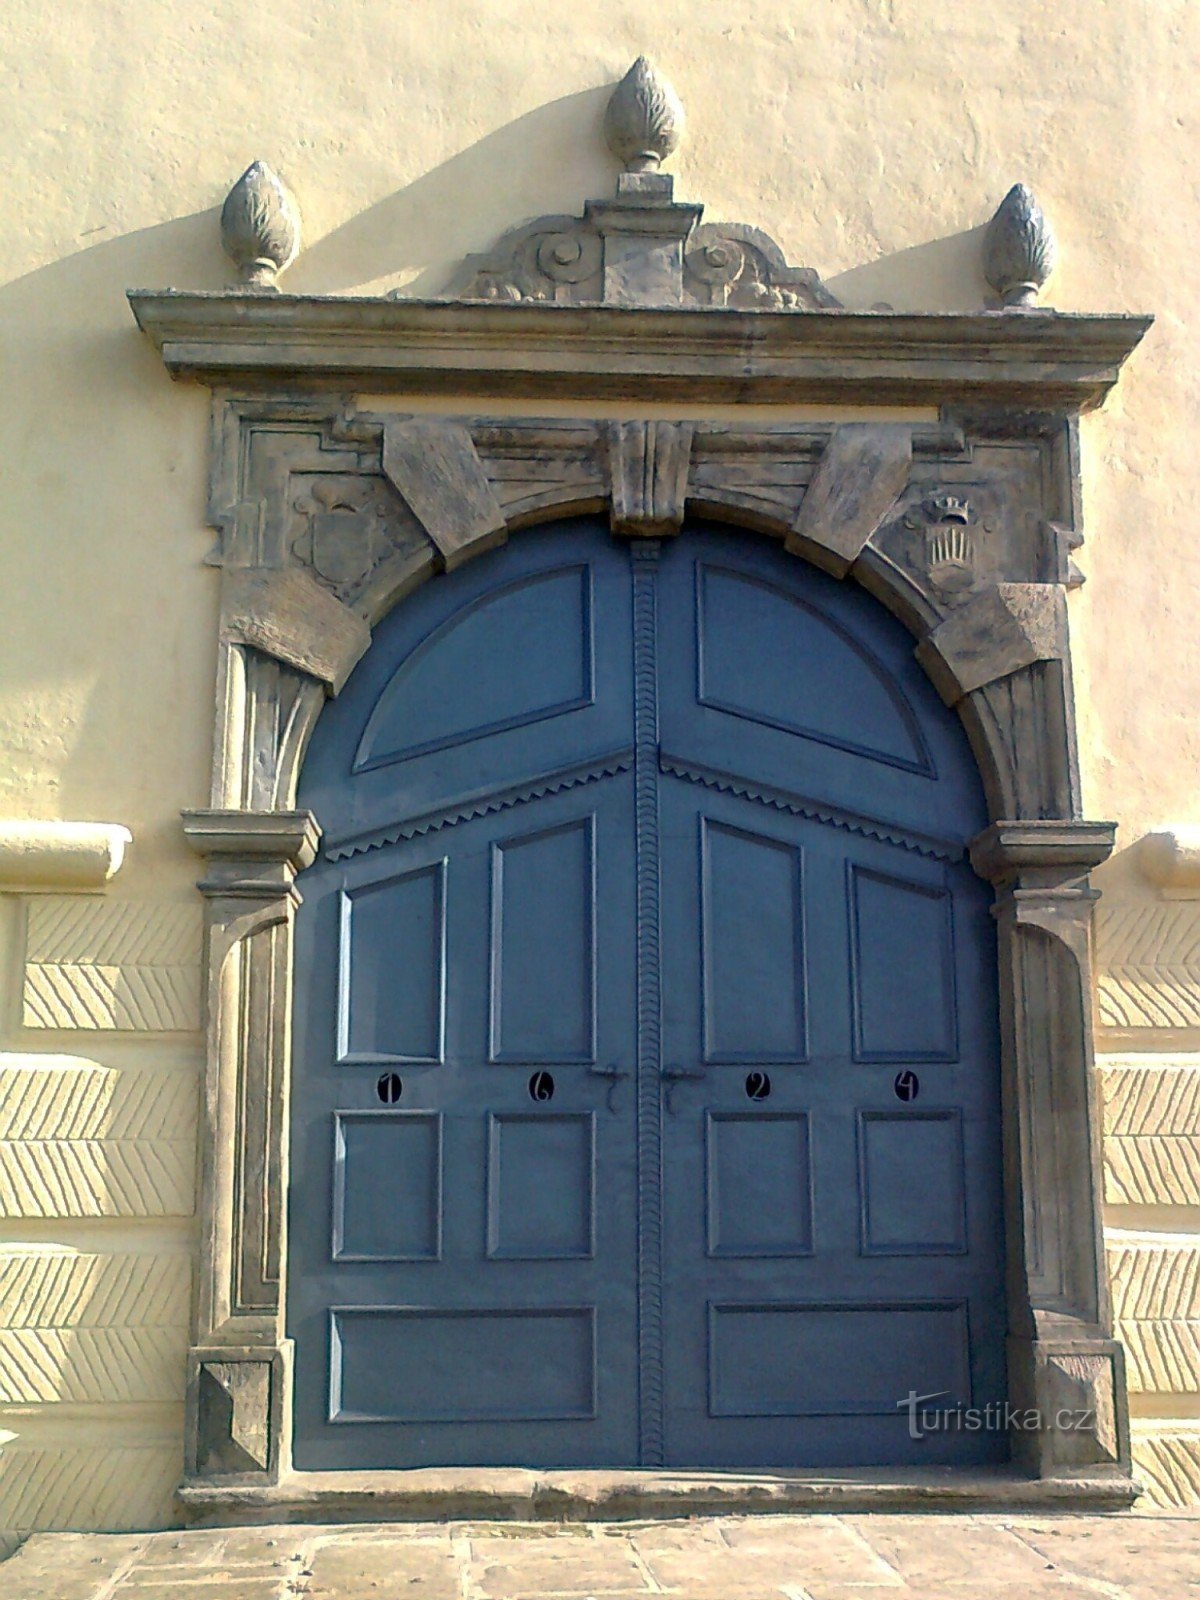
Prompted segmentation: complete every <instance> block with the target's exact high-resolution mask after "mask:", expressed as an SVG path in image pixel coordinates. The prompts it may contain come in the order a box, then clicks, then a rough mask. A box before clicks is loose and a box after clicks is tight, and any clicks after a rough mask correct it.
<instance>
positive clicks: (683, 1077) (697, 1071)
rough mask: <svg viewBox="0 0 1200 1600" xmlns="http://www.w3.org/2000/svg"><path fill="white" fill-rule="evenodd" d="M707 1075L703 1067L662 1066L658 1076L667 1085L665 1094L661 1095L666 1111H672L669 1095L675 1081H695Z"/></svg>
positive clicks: (672, 1105) (672, 1106)
mask: <svg viewBox="0 0 1200 1600" xmlns="http://www.w3.org/2000/svg"><path fill="white" fill-rule="evenodd" d="M707 1076H708V1074H707V1073H706V1072H705V1070H704V1068H703V1067H676V1066H671V1067H664V1068H663V1069H662V1071H661V1072H660V1073H659V1077H660V1078H661V1079H662V1081H663V1082H664V1083H665V1084H666V1086H667V1090H666V1094H665V1095H664V1097H663V1106H664V1109H665V1110H666V1111H668V1112H672V1111H674V1109H675V1107H674V1104H673V1102H672V1099H671V1095H672V1091H673V1090H674V1088H675V1085H676V1084H677V1083H683V1082H685V1081H693V1082H695V1081H698V1080H700V1079H701V1078H705V1077H707Z"/></svg>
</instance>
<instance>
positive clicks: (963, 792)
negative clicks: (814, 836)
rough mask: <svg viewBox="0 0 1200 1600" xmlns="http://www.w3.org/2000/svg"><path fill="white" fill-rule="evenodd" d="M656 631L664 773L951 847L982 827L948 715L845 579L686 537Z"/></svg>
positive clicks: (881, 616)
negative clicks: (676, 771)
mask: <svg viewBox="0 0 1200 1600" xmlns="http://www.w3.org/2000/svg"><path fill="white" fill-rule="evenodd" d="M658 626H659V661H660V663H661V676H662V683H663V691H662V695H661V697H660V698H661V704H662V707H663V714H662V720H661V724H660V739H661V745H662V752H663V759H664V761H665V762H668V763H672V762H673V763H675V764H677V765H679V766H686V765H689V764H690V765H694V766H696V767H697V768H703V769H709V770H711V771H712V772H714V773H718V774H719V773H728V774H730V776H733V777H736V778H738V779H741V780H746V781H750V782H754V783H758V784H759V785H762V786H764V787H765V788H767V789H773V790H779V791H780V792H781V797H786V795H787V794H789V793H790V794H794V795H795V796H796V797H797V798H798V799H802V800H810V801H813V802H818V803H824V804H826V805H828V806H830V807H835V808H836V807H840V808H844V809H845V810H846V811H847V812H848V813H864V814H866V815H867V816H869V817H873V818H877V819H880V820H882V821H885V822H886V821H891V822H894V823H896V824H897V825H901V826H903V827H906V828H909V829H912V830H915V831H918V832H919V831H922V830H923V831H926V832H929V833H931V834H933V835H937V836H942V837H944V839H945V840H946V841H947V842H950V843H953V844H956V845H958V846H961V845H962V843H964V842H965V841H966V840H967V839H969V838H971V837H972V836H973V834H975V833H976V832H978V831H979V830H980V829H982V828H983V827H985V826H986V825H987V820H988V818H987V812H986V807H985V803H984V798H983V791H982V785H981V783H980V780H979V775H978V771H977V769H976V767H975V763H974V760H973V758H972V756H971V754H970V750H969V746H968V744H967V740H966V736H965V734H964V732H963V729H962V726H961V724H960V723H959V721H958V718H957V717H956V716H954V715H953V713H951V712H949V711H947V709H946V708H945V706H944V705H943V704H942V702H941V700H940V699H939V698H938V696H937V694H936V692H935V691H934V689H933V686H932V685H931V684H930V682H929V680H928V679H927V678H926V676H925V673H924V671H923V670H922V668H921V667H920V665H919V664H918V662H917V661H916V659H915V657H914V655H913V641H912V638H911V636H910V635H909V634H908V632H907V631H906V629H905V628H904V627H903V626H902V625H901V624H900V623H899V622H897V621H896V619H895V618H894V617H892V616H891V615H890V614H889V613H888V612H886V611H885V610H884V609H883V607H882V606H880V605H879V604H878V602H876V601H875V600H873V599H872V598H871V597H870V596H868V595H867V594H865V593H864V592H863V591H862V590H861V589H859V588H858V587H857V586H856V585H854V584H853V583H846V582H838V581H837V580H836V579H833V578H830V577H828V576H827V575H826V574H824V573H822V572H819V571H818V570H817V569H816V568H814V567H812V566H809V565H808V564H807V563H805V562H803V561H801V560H798V559H797V558H796V557H794V556H791V555H788V554H787V553H786V552H784V551H783V550H781V549H780V548H779V547H778V546H777V545H772V544H769V543H768V542H767V541H766V540H757V539H747V538H746V537H745V536H744V535H742V536H739V537H731V535H730V534H729V533H728V532H726V531H724V530H722V529H719V528H714V527H712V526H711V525H708V526H699V525H698V526H697V527H696V528H695V529H694V530H693V531H691V532H690V533H686V534H685V535H684V536H683V537H682V538H681V539H679V540H677V541H675V542H674V543H673V544H672V545H671V546H670V547H669V548H668V549H667V550H666V551H665V552H664V556H663V561H662V578H661V582H660V585H659V623H658Z"/></svg>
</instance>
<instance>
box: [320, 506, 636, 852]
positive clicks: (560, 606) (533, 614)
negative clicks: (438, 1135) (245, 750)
mask: <svg viewBox="0 0 1200 1600" xmlns="http://www.w3.org/2000/svg"><path fill="white" fill-rule="evenodd" d="M630 603H631V602H630V589H629V569H628V555H627V552H626V550H625V549H624V548H623V547H622V546H621V545H619V544H617V543H616V542H615V541H614V540H613V539H612V538H611V537H610V536H609V534H608V532H607V529H602V528H601V527H600V526H599V525H598V524H595V523H590V522H589V523H578V524H566V525H556V526H554V527H552V528H548V529H545V530H538V531H536V532H531V533H527V534H522V535H521V537H520V538H519V539H515V540H513V541H512V542H511V543H510V544H508V545H507V546H505V548H504V549H502V550H500V551H497V552H496V553H495V554H494V555H491V556H487V557H481V558H480V559H478V560H476V561H474V562H472V563H470V565H468V566H465V567H462V568H460V569H459V570H458V571H457V572H454V573H452V574H450V575H449V576H446V577H441V578H437V579H435V580H434V581H433V582H431V583H427V584H426V585H425V587H424V588H422V589H420V590H418V591H417V593H416V594H414V595H411V596H410V597H409V598H408V599H406V600H405V601H404V603H403V604H402V605H400V606H398V607H397V608H396V609H395V610H394V611H392V612H391V613H390V614H389V615H388V616H387V617H385V618H384V620H383V621H382V622H381V623H380V624H379V626H378V627H377V628H376V630H375V635H374V638H373V640H372V645H371V649H370V650H369V651H368V652H367V654H366V656H365V657H364V658H363V660H362V662H361V663H360V665H359V666H358V668H357V669H356V670H355V672H354V673H353V675H352V676H351V678H350V681H349V683H348V684H347V685H346V687H345V689H344V690H343V691H342V693H341V695H340V696H339V697H338V699H337V700H335V701H334V702H333V703H332V704H331V705H330V706H328V707H327V708H326V710H325V713H324V714H323V716H322V717H321V720H320V722H319V723H318V725H317V729H316V733H315V736H314V738H313V741H312V745H311V746H310V749H309V753H308V756H307V759H306V761H305V765H304V771H303V777H302V785H301V795H302V801H301V803H302V804H304V805H305V806H309V807H311V808H312V810H314V811H315V812H316V814H317V816H318V818H319V819H320V821H321V823H322V826H323V827H324V828H325V830H326V836H327V841H328V842H331V843H333V844H335V845H336V843H337V841H339V840H344V839H346V838H348V837H353V838H357V837H358V836H359V835H360V834H363V833H369V832H371V830H373V829H376V828H379V827H383V826H386V825H387V824H390V823H394V822H396V821H397V820H413V819H422V818H432V819H434V820H435V821H436V820H437V819H438V818H439V817H440V816H441V815H442V814H446V813H450V812H453V811H455V809H456V808H461V807H463V806H469V805H471V804H475V803H484V802H486V801H487V800H488V798H489V797H496V796H497V795H499V794H500V793H501V792H502V791H506V790H508V789H512V788H514V787H515V788H517V789H522V788H527V787H529V786H530V785H533V784H535V783H538V782H544V781H545V780H546V779H547V778H548V777H553V776H554V775H556V774H557V775H563V776H562V781H569V777H568V776H566V775H568V774H569V773H571V772H572V771H573V770H574V769H577V768H580V767H586V766H587V765H588V764H589V763H594V762H596V761H597V760H600V761H605V760H607V761H609V762H611V761H613V760H614V759H615V760H626V759H628V757H629V754H630V749H631V746H632V742H633V709H632V707H633V663H632V657H631V653H630V647H629V640H630V637H631V632H630V630H631V627H632V621H631V614H630Z"/></svg>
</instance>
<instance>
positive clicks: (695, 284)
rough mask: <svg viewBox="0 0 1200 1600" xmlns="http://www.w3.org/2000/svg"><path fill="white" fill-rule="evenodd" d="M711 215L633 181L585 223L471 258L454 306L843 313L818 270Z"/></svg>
mask: <svg viewBox="0 0 1200 1600" xmlns="http://www.w3.org/2000/svg"><path fill="white" fill-rule="evenodd" d="M651 183H653V187H651ZM635 185H636V187H635ZM703 210H704V208H703V207H702V206H698V205H696V206H688V205H679V204H676V203H675V200H674V197H673V189H672V179H670V178H668V177H666V176H664V175H663V174H661V173H654V174H641V173H638V174H632V173H626V174H623V175H622V177H621V179H620V180H619V182H618V189H617V197H616V199H615V200H612V201H608V202H601V201H596V200H592V201H589V202H588V204H587V206H586V208H585V210H584V214H583V216H582V217H564V216H548V217H538V218H537V219H536V220H535V221H533V222H527V223H524V224H523V225H522V226H521V227H519V228H514V229H512V230H511V231H510V232H509V233H506V234H505V235H504V236H503V238H501V239H500V240H498V241H497V243H496V244H495V245H494V246H493V248H492V249H491V250H489V251H487V252H486V253H484V254H482V255H476V256H469V257H468V258H467V260H466V261H465V262H464V264H463V267H462V269H461V271H460V272H459V273H458V274H457V276H456V277H455V278H454V280H453V282H452V283H451V284H450V286H449V288H448V289H447V291H446V294H447V298H449V299H455V300H548V301H552V302H554V303H555V304H558V305H587V304H597V305H599V304H605V303H607V304H616V305H630V304H638V305H693V306H729V307H731V308H733V309H734V310H741V311H829V310H834V309H837V308H839V307H840V306H841V301H840V300H838V299H836V298H835V297H834V296H833V295H832V294H831V293H830V291H829V290H828V289H827V288H826V286H825V284H824V283H823V282H822V281H821V278H820V276H819V274H818V273H817V272H815V271H814V270H813V268H811V267H793V266H789V264H788V262H787V259H786V257H785V256H784V253H783V251H782V250H781V249H780V248H779V246H778V245H777V244H776V243H775V241H774V239H772V238H770V237H769V235H767V234H765V233H763V232H761V230H760V229H758V228H751V227H748V226H746V225H745V224H744V223H736V222H731V223H725V222H705V223H701V222H700V217H701V216H702V215H703Z"/></svg>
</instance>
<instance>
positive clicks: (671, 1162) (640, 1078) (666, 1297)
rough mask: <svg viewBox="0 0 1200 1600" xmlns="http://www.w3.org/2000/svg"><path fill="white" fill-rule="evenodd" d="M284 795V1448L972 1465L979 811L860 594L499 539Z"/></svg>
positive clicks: (986, 1368) (767, 559) (993, 1125)
mask: <svg viewBox="0 0 1200 1600" xmlns="http://www.w3.org/2000/svg"><path fill="white" fill-rule="evenodd" d="M300 801H301V804H303V805H305V806H308V807H311V808H312V809H313V810H314V811H315V812H316V814H317V816H318V818H319V820H320V821H321V823H322V826H323V827H324V829H325V837H324V840H323V847H322V853H321V855H320V857H319V859H318V861H317V863H316V864H315V865H314V866H313V867H312V868H310V869H309V870H308V871H307V872H306V873H305V874H304V875H303V877H302V879H301V880H300V887H301V890H302V892H303V897H304V902H303V905H302V907H301V910H300V913H299V923H298V929H297V963H296V972H297V995H296V1010H295V1018H296V1029H295V1069H294V1077H293V1084H292V1107H293V1110H292V1162H291V1171H292V1183H291V1195H290V1207H289V1255H288V1259H289V1272H288V1279H289V1320H290V1331H291V1334H292V1337H293V1338H294V1340H295V1359H296V1417H295V1460H296V1463H297V1465H298V1466H300V1467H302V1468H317V1467H326V1468H329V1467H342V1468H385V1467H404V1466H415V1465H424V1464H453V1463H465V1464H478V1465H483V1464H504V1463H510V1464H523V1465H541V1466H600V1465H615V1466H632V1465H637V1464H639V1463H640V1464H642V1465H647V1466H656V1465H670V1466H681V1467H724V1466H729V1467H750V1466H759V1467H785V1466H791V1467H796V1466H800V1467H804V1466H812V1467H821V1466H850V1465H885V1464H903V1463H910V1464H931V1463H935V1462H978V1461H984V1460H992V1459H996V1458H997V1457H1001V1456H1003V1454H1004V1452H1005V1449H1006V1444H1005V1436H1004V1434H1003V1433H1002V1432H999V1431H996V1432H991V1431H988V1430H987V1429H986V1428H980V1429H978V1430H976V1429H974V1428H967V1427H965V1426H963V1425H961V1424H959V1425H956V1426H947V1424H946V1420H945V1417H944V1413H945V1412H947V1411H953V1410H954V1409H955V1408H957V1407H965V1406H970V1405H974V1406H977V1407H982V1406H984V1405H986V1404H988V1403H994V1402H997V1401H1000V1400H1002V1399H1003V1397H1004V1359H1003V1344H1004V1332H1005V1329H1004V1309H1003V1308H1004V1296H1003V1244H1002V1230H1001V1220H1000V1205H1001V1183H1000V1122H999V1070H998V1043H997V1038H996V1021H995V1014H996V997H995V981H996V979H995V953H994V943H993V938H992V932H991V924H990V917H989V911H988V895H987V893H986V891H985V888H984V886H983V885H982V884H981V883H980V882H979V881H978V880H977V879H976V878H975V877H974V875H973V874H972V872H971V870H970V868H969V866H968V865H967V863H966V861H965V859H964V848H963V847H964V843H965V841H966V840H968V839H969V838H970V837H971V836H972V834H974V833H975V832H976V831H978V829H979V828H981V827H982V826H983V825H984V824H985V822H986V817H985V814H984V809H983V801H982V795H981V793H980V789H979V784H978V779H977V776H976V773H975V769H974V766H973V763H972V761H971V758H970V754H969V751H968V749H967V746H966V743H965V740H964V737H963V735H962V732H961V729H960V727H959V725H958V723H957V720H956V719H955V718H954V717H953V716H952V715H951V714H950V713H948V712H946V711H945V710H944V708H943V707H942V706H941V704H940V703H939V702H938V700H937V698H936V696H935V695H934V694H933V692H932V690H931V689H930V687H929V685H928V683H927V682H926V681H925V679H924V677H923V675H922V673H921V671H920V669H919V668H918V667H917V665H916V664H915V662H914V661H913V658H912V653H911V643H910V641H909V640H908V638H907V636H906V635H905V634H904V632H903V630H902V629H901V628H900V627H899V626H898V625H897V624H896V623H895V622H894V621H893V619H891V618H890V617H888V616H887V615H886V613H884V612H883V611H882V610H881V608H879V607H878V606H877V605H876V604H875V603H874V602H873V601H871V600H869V599H868V598H867V597H865V596H864V595H863V594H862V593H861V592H859V591H857V590H856V589H854V588H853V587H851V586H849V585H840V584H837V583H835V582H833V581H832V580H831V579H828V578H826V577H825V576H823V575H822V574H820V573H818V572H816V571H815V570H813V569H811V568H809V567H807V566H805V565H804V564H803V563H801V562H800V561H797V560H795V559H794V558H792V557H789V556H786V555H784V554H783V553H782V552H780V551H779V550H777V549H776V548H774V547H772V546H770V545H768V544H767V543H766V542H765V541H760V540H755V539H751V538H748V537H746V536H739V537H733V536H731V535H728V534H724V533H721V532H719V531H717V530H715V529H694V530H691V531H688V532H686V533H685V534H684V535H683V536H682V537H681V538H679V539H677V540H672V541H670V542H668V543H664V544H658V543H655V542H643V543H633V544H629V543H625V542H621V541H617V540H614V539H613V537H612V536H611V535H610V533H609V532H608V530H607V528H605V527H603V526H602V525H600V524H599V523H592V522H580V523H575V524H569V525H565V526H562V527H557V528H553V529H549V530H543V531H541V532H538V533H530V534H525V535H522V536H521V537H520V538H519V539H517V540H514V541H513V542H512V543H511V544H510V545H509V546H507V547H506V548H505V549H504V550H502V551H500V552H497V553H495V554H493V555H490V556H486V557H483V558H480V559H478V560H477V561H475V562H473V563H471V564H470V565H468V566H466V567H464V568H462V569H460V570H459V571H458V572H456V573H454V574H452V575H451V576H449V577H445V578H441V579H439V580H437V581H436V582H434V583H432V584H430V585H428V586H427V587H426V588H425V589H423V590H422V591H420V592H419V593H418V594H417V595H416V596H414V597H413V598H412V599H410V600H409V601H407V602H405V604H404V605H402V606H401V607H399V608H398V609H397V610H396V611H395V612H393V613H392V614H391V615H390V616H389V617H388V618H387V619H386V620H385V622H384V623H383V624H382V625H381V626H380V628H379V629H378V630H377V632H376V636H375V642H374V644H373V646H372V648H371V650H370V651H369V652H368V654H367V656H366V657H365V658H364V660H363V662H362V664H361V665H360V667H359V668H358V670H357V671H356V672H355V674H354V676H353V677H352V679H351V681H350V683H349V684H348V686H347V687H346V689H345V690H344V692H343V694H342V696H341V697H340V698H339V699H338V700H337V701H335V702H334V703H333V704H332V705H331V706H330V707H329V708H328V709H327V711H326V713H325V715H324V716H323V717H322V719H321V721H320V723H319V724H318V727H317V730H316V734H315V737H314V740H313V744H312V748H311V750H310V752H309V755H308V758H307V761H306V765H305V769H304V776H303V782H302V785H301V795H300ZM913 1393H915V1394H918V1395H921V1396H924V1397H928V1398H927V1399H926V1402H925V1403H926V1405H927V1406H928V1407H930V1408H933V1409H935V1410H936V1411H938V1412H939V1413H942V1414H943V1415H942V1416H941V1418H940V1425H939V1426H937V1427H935V1428H934V1429H933V1430H932V1431H929V1430H927V1429H925V1428H917V1429H915V1430H914V1429H913V1428H911V1427H910V1418H909V1408H908V1407H907V1406H906V1405H905V1400H906V1397H907V1396H909V1395H910V1394H913ZM914 1432H916V1433H923V1434H924V1437H920V1438H917V1437H913V1434H914Z"/></svg>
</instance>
